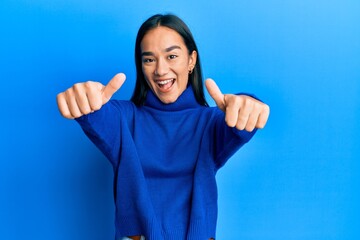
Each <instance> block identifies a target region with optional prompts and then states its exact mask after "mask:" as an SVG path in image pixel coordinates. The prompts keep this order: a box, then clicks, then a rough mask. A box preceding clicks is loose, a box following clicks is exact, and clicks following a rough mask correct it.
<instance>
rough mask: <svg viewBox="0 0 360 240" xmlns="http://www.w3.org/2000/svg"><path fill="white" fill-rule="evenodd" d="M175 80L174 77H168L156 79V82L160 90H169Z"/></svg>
mask: <svg viewBox="0 0 360 240" xmlns="http://www.w3.org/2000/svg"><path fill="white" fill-rule="evenodd" d="M174 82H175V78H172V79H168V80H162V81H156V84H157V85H158V86H159V88H160V89H162V90H165V91H166V90H169V89H170V88H171V87H172V86H173V84H174Z"/></svg>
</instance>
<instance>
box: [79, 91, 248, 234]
mask: <svg viewBox="0 0 360 240" xmlns="http://www.w3.org/2000/svg"><path fill="white" fill-rule="evenodd" d="M224 119H225V116H224V113H223V112H222V111H221V110H219V109H218V108H217V107H205V106H201V105H199V104H198V103H197V101H196V99H195V96H194V93H193V90H192V88H191V87H188V88H187V89H186V90H185V91H184V92H183V93H182V95H181V96H180V97H179V98H178V99H177V101H176V102H174V103H171V104H164V103H162V102H161V101H160V100H159V99H158V98H157V97H156V96H155V95H154V94H153V93H152V92H151V91H149V92H148V94H147V98H146V101H145V104H144V106H140V107H138V106H136V105H134V104H133V103H132V102H130V101H122V100H111V101H109V102H108V103H107V104H105V105H104V106H103V107H102V108H101V109H100V110H99V111H96V112H94V113H92V114H89V115H85V116H82V117H81V118H78V119H77V121H78V122H79V123H80V125H81V127H82V128H83V130H84V132H85V133H86V135H87V136H88V137H89V138H90V140H91V141H92V142H93V143H94V144H95V145H96V146H97V147H98V148H99V149H100V150H101V151H102V152H103V153H104V154H105V156H106V157H107V158H108V159H109V160H110V162H111V164H112V166H113V169H114V195H115V205H116V216H115V228H116V239H119V238H120V237H123V236H133V235H144V236H145V238H146V239H147V240H183V239H188V240H206V239H209V238H215V231H216V220H217V186H216V180H215V174H216V172H217V171H218V169H219V168H220V167H222V166H223V165H224V164H225V163H226V161H227V160H228V159H229V158H230V157H231V156H232V155H233V154H234V153H235V152H236V151H237V150H238V149H239V148H240V147H241V146H242V145H243V144H245V143H246V142H248V141H249V140H250V139H251V137H252V136H253V135H254V133H255V131H253V132H251V133H249V132H246V131H239V130H237V129H236V128H230V127H228V126H227V125H226V123H225V120H224Z"/></svg>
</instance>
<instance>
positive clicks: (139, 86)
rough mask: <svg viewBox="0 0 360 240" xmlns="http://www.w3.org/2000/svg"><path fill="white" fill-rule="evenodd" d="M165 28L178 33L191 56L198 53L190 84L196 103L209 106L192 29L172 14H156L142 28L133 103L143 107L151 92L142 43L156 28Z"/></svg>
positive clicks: (137, 48)
mask: <svg viewBox="0 0 360 240" xmlns="http://www.w3.org/2000/svg"><path fill="white" fill-rule="evenodd" d="M159 26H163V27H168V28H170V29H172V30H174V31H176V32H177V33H178V34H179V35H180V36H181V37H182V38H183V40H184V43H185V45H186V47H187V49H188V51H189V55H190V54H191V53H192V52H193V51H196V52H197V61H196V65H195V67H194V69H193V72H192V73H191V74H189V83H188V84H191V85H192V89H193V91H194V95H195V98H196V101H197V102H198V103H199V104H200V105H203V106H208V104H207V102H206V100H205V96H204V86H203V82H202V79H203V78H202V73H201V64H200V56H199V51H198V49H197V46H196V43H195V40H194V37H193V36H192V34H191V32H190V29H189V28H188V26H186V24H185V23H184V22H183V21H182V20H181V19H180V18H179V17H177V16H175V15H172V14H166V15H161V14H156V15H154V16H152V17H150V18H149V19H148V20H146V21H145V22H144V23H143V24H142V25H141V27H140V29H139V31H138V34H137V37H136V43H135V64H136V84H135V89H134V92H133V95H132V97H131V101H132V102H133V103H135V104H136V105H137V106H141V105H143V104H144V102H145V98H146V94H147V92H148V91H149V89H150V88H149V86H148V84H147V82H146V80H145V77H144V73H143V71H142V60H141V47H140V45H141V41H142V39H143V38H144V36H145V34H146V33H147V32H148V31H150V30H151V29H154V28H156V27H159Z"/></svg>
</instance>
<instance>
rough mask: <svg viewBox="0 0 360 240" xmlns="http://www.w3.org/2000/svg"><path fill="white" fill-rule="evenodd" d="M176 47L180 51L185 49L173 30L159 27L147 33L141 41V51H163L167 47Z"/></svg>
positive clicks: (181, 39) (178, 35) (179, 37)
mask: <svg viewBox="0 0 360 240" xmlns="http://www.w3.org/2000/svg"><path fill="white" fill-rule="evenodd" d="M172 46H178V47H180V49H183V48H186V46H185V43H184V40H183V38H182V37H181V36H180V34H179V33H177V32H176V31H175V30H173V29H171V28H168V27H164V26H159V27H156V28H154V29H151V30H150V31H148V32H147V33H146V34H145V35H144V38H143V39H142V41H141V44H140V47H141V50H142V51H148V50H151V49H154V50H163V51H165V50H166V49H168V48H169V47H172Z"/></svg>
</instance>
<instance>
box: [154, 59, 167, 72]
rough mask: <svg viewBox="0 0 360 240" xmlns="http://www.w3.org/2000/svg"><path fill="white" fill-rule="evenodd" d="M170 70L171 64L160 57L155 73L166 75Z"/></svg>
mask: <svg viewBox="0 0 360 240" xmlns="http://www.w3.org/2000/svg"><path fill="white" fill-rule="evenodd" d="M168 71H169V65H168V63H167V62H166V61H165V60H162V59H159V60H158V61H157V64H156V68H155V75H157V76H164V75H165V74H167V73H168Z"/></svg>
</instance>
